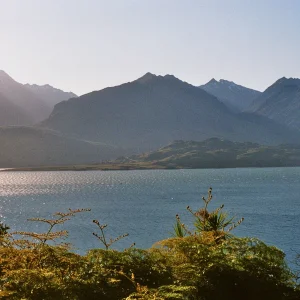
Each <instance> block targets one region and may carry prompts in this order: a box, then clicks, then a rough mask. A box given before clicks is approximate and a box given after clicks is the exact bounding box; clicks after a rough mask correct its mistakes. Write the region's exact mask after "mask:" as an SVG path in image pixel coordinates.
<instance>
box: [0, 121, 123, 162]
mask: <svg viewBox="0 0 300 300" xmlns="http://www.w3.org/2000/svg"><path fill="white" fill-rule="evenodd" d="M0 145H1V147H0V168H12V167H36V166H55V165H56V166H57V165H72V164H77V165H78V164H93V163H100V162H101V161H102V160H106V159H108V158H113V157H117V156H119V155H121V154H122V153H123V152H121V151H120V150H118V149H115V148H114V147H111V146H107V145H102V144H99V143H91V142H87V141H81V140H76V139H72V138H67V137H63V136H62V135H61V134H59V133H57V132H55V131H52V130H45V129H40V128H34V127H16V126H11V127H0Z"/></svg>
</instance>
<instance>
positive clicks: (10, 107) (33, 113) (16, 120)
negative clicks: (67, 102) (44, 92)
mask: <svg viewBox="0 0 300 300" xmlns="http://www.w3.org/2000/svg"><path fill="white" fill-rule="evenodd" d="M0 108H1V109H0V126H1V125H30V124H34V123H37V122H40V121H42V120H44V119H45V118H47V117H48V116H49V114H50V113H51V107H50V106H48V105H47V104H46V103H45V102H44V101H43V100H41V99H40V98H39V97H37V96H36V95H35V94H34V93H32V92H31V91H30V90H28V89H27V88H26V87H24V86H23V85H22V84H21V83H18V82H16V81H15V80H13V79H12V78H11V77H10V76H9V75H8V74H6V73H5V72H4V71H1V70H0Z"/></svg>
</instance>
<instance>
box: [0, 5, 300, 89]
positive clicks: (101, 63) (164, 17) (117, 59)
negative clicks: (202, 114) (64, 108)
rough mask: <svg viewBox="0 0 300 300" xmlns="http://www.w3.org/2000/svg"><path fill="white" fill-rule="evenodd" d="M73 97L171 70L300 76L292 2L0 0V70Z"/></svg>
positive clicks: (238, 77)
mask: <svg viewBox="0 0 300 300" xmlns="http://www.w3.org/2000/svg"><path fill="white" fill-rule="evenodd" d="M1 69H2V70H4V71H6V72H7V73H8V74H9V75H10V76H12V77H13V78H14V79H15V80H17V81H18V82H21V83H36V84H51V85H53V86H55V87H58V88H61V89H63V90H65V91H73V92H75V93H77V94H79V95H81V94H84V93H88V92H91V91H93V90H100V89H102V88H105V87H107V86H115V85H118V84H121V83H124V82H128V81H132V80H135V79H137V78H139V77H141V76H142V75H144V74H145V73H147V72H151V73H154V74H157V75H165V74H173V75H175V76H176V77H178V78H180V79H181V80H184V81H187V82H189V83H191V84H193V85H201V84H204V83H206V82H207V81H209V80H210V79H211V78H215V79H217V80H219V79H226V80H230V81H234V82H236V83H238V84H241V85H245V86H247V87H250V88H254V89H257V90H261V91H262V90H265V89H266V88H267V87H268V86H270V85H271V84H272V83H273V82H275V81H276V80H277V79H278V78H281V77H283V76H286V77H298V78H299V77H300V1H299V0H0V70H1Z"/></svg>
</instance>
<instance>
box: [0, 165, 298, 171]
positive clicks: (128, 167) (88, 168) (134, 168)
mask: <svg viewBox="0 0 300 300" xmlns="http://www.w3.org/2000/svg"><path fill="white" fill-rule="evenodd" d="M294 167H299V165H293V166H292V165H273V166H270V165H265V166H264V165H260V166H255V165H252V166H251V165H248V166H246V165H245V166H211V167H208V166H203V167H187V166H172V167H168V166H163V165H153V164H152V163H131V164H117V163H116V164H113V163H111V164H99V165H72V166H70V165H68V166H41V167H17V168H0V172H49V171H55V172H59V171H75V172H76V171H137V170H196V169H203V170H204V169H241V168H249V169H250V168H294Z"/></svg>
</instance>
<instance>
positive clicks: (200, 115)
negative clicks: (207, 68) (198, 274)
mask: <svg viewBox="0 0 300 300" xmlns="http://www.w3.org/2000/svg"><path fill="white" fill-rule="evenodd" d="M40 126H42V127H46V128H50V129H53V130H56V131H60V132H62V133H63V134H66V135H68V136H74V137H76V138H79V139H85V140H93V141H101V142H103V143H106V144H110V145H115V146H119V147H123V148H131V149H132V150H133V151H136V152H140V151H149V150H151V149H156V148H158V147H161V146H163V145H165V144H167V143H169V142H172V141H174V140H181V139H182V140H203V139H207V138H210V137H219V138H225V139H229V140H234V141H252V142H259V143H262V144H278V143H283V142H292V141H294V139H295V138H296V137H297V138H298V134H297V133H296V132H293V131H291V130H289V129H288V128H286V127H285V126H283V125H281V124H278V123H276V122H274V121H272V120H269V119H268V118H264V117H261V116H258V115H255V114H250V113H243V114H236V113H234V112H232V111H231V110H230V109H229V108H228V107H227V106H226V105H225V104H224V103H222V102H220V101H219V100H218V98H216V97H215V96H213V95H211V94H209V93H208V92H206V91H204V90H203V89H201V88H198V87H195V86H193V85H190V84H188V83H186V82H183V81H181V80H179V79H177V78H176V77H174V76H172V75H166V76H156V75H154V74H151V73H147V74H145V75H144V76H142V77H141V78H139V79H137V80H135V81H132V82H129V83H125V84H122V85H120V86H116V87H111V88H106V89H103V90H100V91H95V92H92V93H89V94H86V95H83V96H81V97H78V98H72V99H69V100H68V101H64V102H61V103H59V104H57V105H56V106H55V108H54V110H53V112H52V113H51V115H50V117H49V118H48V119H46V120H45V121H43V122H42V123H41V124H40Z"/></svg>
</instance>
